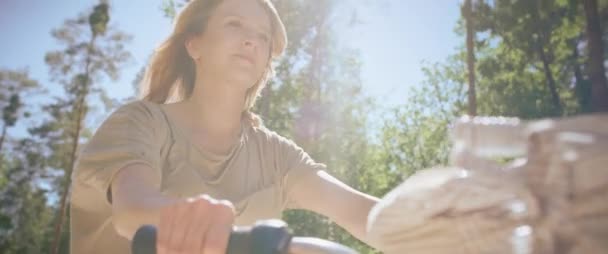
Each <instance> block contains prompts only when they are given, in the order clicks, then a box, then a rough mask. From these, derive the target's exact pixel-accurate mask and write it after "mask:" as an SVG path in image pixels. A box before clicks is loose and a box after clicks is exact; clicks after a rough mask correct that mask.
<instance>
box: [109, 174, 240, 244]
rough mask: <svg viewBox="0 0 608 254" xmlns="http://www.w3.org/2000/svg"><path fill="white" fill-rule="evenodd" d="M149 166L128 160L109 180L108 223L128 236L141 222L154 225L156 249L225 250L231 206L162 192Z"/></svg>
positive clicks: (230, 219)
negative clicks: (174, 196) (110, 211)
mask: <svg viewBox="0 0 608 254" xmlns="http://www.w3.org/2000/svg"><path fill="white" fill-rule="evenodd" d="M150 170H151V168H150V167H149V166H148V165H146V164H142V163H139V164H132V165H130V166H127V167H125V168H124V169H122V170H120V171H119V172H118V173H117V175H116V178H115V179H114V181H113V182H112V201H113V202H112V223H113V224H114V227H115V229H116V231H117V232H118V233H119V234H120V235H122V236H123V237H126V238H127V239H132V237H133V235H134V234H135V232H136V231H137V229H138V228H139V227H140V226H141V225H144V224H153V225H156V226H157V228H158V241H157V242H156V244H157V249H158V253H159V254H166V253H177V252H176V251H177V250H180V251H181V252H180V253H225V252H226V248H227V246H228V238H229V236H230V232H231V230H232V224H233V223H234V217H235V212H234V207H233V206H232V204H231V203H230V202H228V201H226V200H215V199H213V198H211V197H209V196H206V195H202V196H199V197H192V198H188V199H177V198H170V197H167V196H164V195H162V193H161V192H160V191H159V190H158V187H156V186H158V184H157V183H156V181H158V180H157V179H155V177H154V176H152V174H149V172H150Z"/></svg>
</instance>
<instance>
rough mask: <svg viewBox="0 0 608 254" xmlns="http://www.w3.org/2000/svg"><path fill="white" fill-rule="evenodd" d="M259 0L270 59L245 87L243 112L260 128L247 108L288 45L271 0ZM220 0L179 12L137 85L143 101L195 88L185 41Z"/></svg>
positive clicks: (197, 0) (197, 1) (180, 96)
mask: <svg viewBox="0 0 608 254" xmlns="http://www.w3.org/2000/svg"><path fill="white" fill-rule="evenodd" d="M252 1H258V2H259V3H260V5H261V6H262V7H263V8H264V10H266V13H267V14H268V16H269V18H270V24H271V33H272V40H271V43H270V45H271V46H270V47H271V48H270V52H271V55H270V59H269V61H268V66H266V71H265V72H264V74H263V75H262V77H261V78H260V80H258V82H257V83H256V84H255V85H254V86H252V87H251V88H249V90H247V93H246V95H245V107H244V109H243V113H244V114H245V116H246V117H247V118H248V119H249V120H250V121H251V123H252V124H253V125H254V126H256V127H259V126H260V125H261V120H260V118H259V117H258V116H257V115H255V114H254V113H252V112H251V111H250V110H251V108H253V106H254V105H255V101H256V99H257V97H258V96H259V95H260V92H261V91H262V88H264V86H265V85H266V82H267V81H268V80H269V79H270V78H271V77H272V76H273V75H274V70H273V68H272V65H271V63H272V59H274V58H276V57H278V56H280V55H281V54H282V53H283V51H284V50H285V47H286V45H287V36H286V33H285V27H284V26H283V22H282V21H281V19H280V17H279V15H278V13H277V11H276V9H275V8H274V6H273V5H272V3H271V2H270V0H252ZM221 2H222V0H192V1H190V2H189V3H188V4H186V6H185V7H184V9H183V10H182V11H181V13H180V14H179V15H178V16H177V18H176V21H175V26H174V29H173V33H172V34H171V36H169V38H168V39H167V40H165V41H164V42H163V43H162V44H161V45H160V46H159V47H158V48H157V49H156V50H155V52H154V55H153V56H152V59H151V62H150V64H149V65H148V67H147V69H146V74H145V76H144V79H143V80H142V83H141V84H140V92H141V94H140V96H141V97H142V99H143V100H146V101H151V102H155V103H159V104H163V103H168V102H176V101H181V100H184V99H187V98H189V97H190V96H191V95H192V91H193V90H194V81H195V79H196V66H195V63H194V60H193V59H192V58H191V57H190V55H189V54H188V51H187V50H186V46H185V42H186V40H187V39H188V38H190V36H193V35H198V34H202V33H204V32H205V28H206V27H207V22H208V20H209V17H210V16H211V14H212V13H213V11H214V10H215V9H216V8H217V6H218V5H219V4H220V3H221Z"/></svg>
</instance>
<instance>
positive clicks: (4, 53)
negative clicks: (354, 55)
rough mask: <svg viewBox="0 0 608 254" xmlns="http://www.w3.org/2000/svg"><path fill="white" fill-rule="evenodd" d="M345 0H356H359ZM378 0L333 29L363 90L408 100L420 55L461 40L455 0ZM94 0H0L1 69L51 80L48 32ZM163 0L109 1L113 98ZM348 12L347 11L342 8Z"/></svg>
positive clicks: (157, 22) (156, 37) (145, 49)
mask: <svg viewBox="0 0 608 254" xmlns="http://www.w3.org/2000/svg"><path fill="white" fill-rule="evenodd" d="M342 1H350V2H345V3H347V4H357V3H361V2H357V1H364V0H342ZM380 1H383V4H371V5H366V7H365V8H361V9H360V13H359V14H360V15H361V19H362V20H363V22H364V23H363V24H361V25H359V26H357V27H355V28H349V29H341V30H339V31H338V34H337V36H338V37H339V38H340V40H341V41H343V42H344V43H345V46H348V47H351V48H354V49H357V50H358V51H359V52H360V54H361V60H362V63H363V69H362V73H361V75H362V78H363V82H364V84H363V86H364V88H363V92H364V93H365V94H366V95H368V96H371V97H374V98H376V100H377V101H378V103H379V104H380V105H381V106H384V107H389V106H395V105H399V104H404V103H407V101H406V98H407V91H408V89H409V87H411V86H417V85H420V83H421V81H422V80H423V79H424V77H423V75H422V72H421V70H420V68H421V66H422V62H423V61H426V62H437V61H443V60H444V59H445V58H446V57H447V56H448V55H449V54H452V53H454V52H455V50H456V48H457V47H458V46H459V45H462V44H463V42H462V41H464V38H459V37H458V36H456V34H455V33H454V32H453V30H454V27H455V24H456V21H457V19H458V17H459V7H458V5H459V1H453V0H433V1H415V0H375V1H374V0H372V1H367V2H375V3H378V2H380ZM96 2H97V1H96V0H57V1H40V0H39V1H33V0H2V1H0V34H2V39H1V47H0V68H8V69H21V68H27V69H28V70H29V74H30V76H31V77H33V78H35V79H37V80H38V81H40V82H41V83H42V84H50V81H49V80H48V68H47V66H46V65H45V63H44V55H45V53H46V52H47V51H49V50H53V49H59V48H60V46H59V45H57V44H56V43H55V41H54V40H53V38H52V37H51V36H50V31H51V29H53V28H57V27H59V26H60V25H61V24H62V22H63V21H64V20H65V19H66V18H72V17H75V16H76V15H77V14H78V13H80V12H82V11H85V10H88V8H91V7H92V6H93V5H94V4H95V3H96ZM161 2H162V0H128V1H117V0H112V1H111V3H112V13H111V15H112V16H111V21H110V24H111V25H113V26H117V27H120V29H121V30H123V31H124V32H126V33H129V34H131V35H133V41H132V42H131V43H130V44H128V45H127V47H126V48H127V49H128V50H129V51H131V53H132V54H133V60H132V61H131V62H130V63H129V64H128V65H127V66H126V67H125V68H124V69H123V70H122V72H121V79H120V80H119V81H118V82H106V84H103V86H104V87H105V88H106V90H107V91H108V93H109V95H110V96H112V97H114V98H118V99H120V98H125V97H128V96H130V95H131V94H132V92H133V91H132V86H131V83H132V81H133V79H134V77H135V73H136V72H137V71H139V70H140V68H141V67H142V66H143V65H144V64H145V61H146V59H147V57H148V56H149V55H150V53H151V52H152V50H153V48H154V47H155V46H156V45H158V44H159V43H160V42H161V41H162V40H163V39H164V38H165V37H166V36H167V35H168V34H169V33H170V30H171V22H170V20H168V19H167V18H165V17H164V16H163V13H162V11H161V10H160V6H161ZM345 15H347V14H345Z"/></svg>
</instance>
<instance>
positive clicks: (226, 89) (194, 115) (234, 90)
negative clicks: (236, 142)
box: [184, 83, 245, 137]
mask: <svg viewBox="0 0 608 254" xmlns="http://www.w3.org/2000/svg"><path fill="white" fill-rule="evenodd" d="M195 87H196V88H198V89H196V88H195V89H194V91H193V94H192V96H191V97H190V98H189V99H187V100H186V101H184V106H185V110H187V112H188V113H187V115H188V116H189V117H191V119H190V128H192V130H193V131H194V132H195V133H197V134H199V132H201V133H204V134H205V135H211V136H214V137H234V136H236V135H238V134H239V132H240V129H241V118H242V112H243V108H244V103H245V91H240V90H239V89H238V86H235V84H219V83H218V84H213V85H204V84H196V85H195Z"/></svg>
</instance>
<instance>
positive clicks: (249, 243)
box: [131, 220, 357, 254]
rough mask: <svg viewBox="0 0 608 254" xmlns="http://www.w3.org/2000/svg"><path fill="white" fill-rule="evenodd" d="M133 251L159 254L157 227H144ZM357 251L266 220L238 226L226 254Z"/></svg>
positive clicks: (345, 253)
mask: <svg viewBox="0 0 608 254" xmlns="http://www.w3.org/2000/svg"><path fill="white" fill-rule="evenodd" d="M131 244H132V245H131V253H132V254H156V227H155V226H152V225H144V226H142V227H140V228H139V229H138V230H137V232H136V233H135V236H134V237H133V241H132V243H131ZM356 253H357V252H355V251H354V250H352V249H350V248H348V247H346V246H343V245H340V244H338V243H335V242H331V241H327V240H323V239H319V238H312V237H293V236H292V235H291V233H290V232H289V229H288V228H287V224H286V223H285V222H283V221H280V220H266V221H260V222H258V223H256V224H255V225H254V226H253V227H234V229H233V230H232V232H231V233H230V239H229V241H228V248H227V250H226V254H356Z"/></svg>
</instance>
